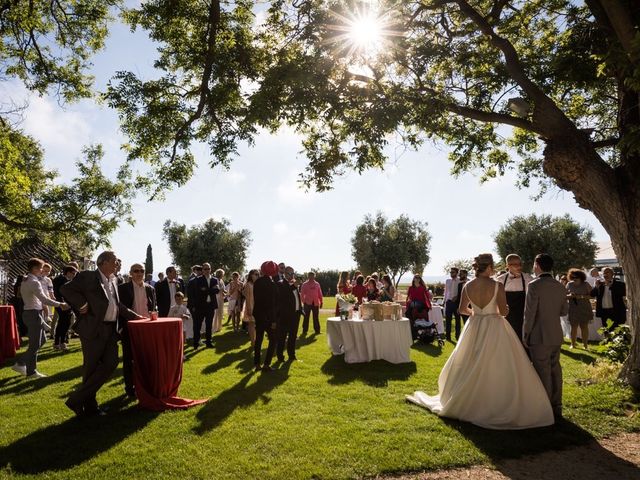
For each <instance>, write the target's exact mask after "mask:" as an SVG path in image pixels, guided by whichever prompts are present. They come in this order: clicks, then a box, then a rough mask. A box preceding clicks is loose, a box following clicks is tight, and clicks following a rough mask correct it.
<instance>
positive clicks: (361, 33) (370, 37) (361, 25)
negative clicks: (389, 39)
mask: <svg viewBox="0 0 640 480" xmlns="http://www.w3.org/2000/svg"><path fill="white" fill-rule="evenodd" d="M348 33H349V41H350V42H351V43H352V44H353V45H354V46H355V47H356V48H358V49H360V50H362V51H363V52H365V53H374V52H376V51H377V50H379V49H380V47H381V46H382V40H383V36H382V22H381V20H380V18H377V17H376V16H374V15H373V14H367V15H366V16H361V17H359V18H356V19H354V20H353V21H352V22H351V24H350V25H349V32H348Z"/></svg>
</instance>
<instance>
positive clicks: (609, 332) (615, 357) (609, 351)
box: [598, 319, 631, 363]
mask: <svg viewBox="0 0 640 480" xmlns="http://www.w3.org/2000/svg"><path fill="white" fill-rule="evenodd" d="M611 327H613V322H612V321H611V320H609V319H608V320H607V326H606V327H602V328H599V329H598V333H599V334H600V335H602V340H601V341H600V344H601V345H604V347H605V350H604V355H605V357H607V358H608V359H609V360H611V361H612V362H619V363H622V362H624V361H625V360H626V359H627V357H628V356H629V352H630V351H631V328H630V327H629V325H618V326H617V327H616V328H614V329H612V328H611Z"/></svg>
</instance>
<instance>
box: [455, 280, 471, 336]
mask: <svg viewBox="0 0 640 480" xmlns="http://www.w3.org/2000/svg"><path fill="white" fill-rule="evenodd" d="M467 274H468V272H467V271H466V270H464V269H461V270H460V271H459V272H458V278H459V279H460V283H458V298H457V299H456V311H457V312H458V314H460V317H461V318H462V325H464V324H465V323H466V322H467V320H468V319H469V315H462V314H461V313H460V299H461V298H462V288H463V287H464V286H465V285H466V283H467ZM459 331H460V327H459V324H456V332H459ZM457 335H458V334H457V333H456V338H457Z"/></svg>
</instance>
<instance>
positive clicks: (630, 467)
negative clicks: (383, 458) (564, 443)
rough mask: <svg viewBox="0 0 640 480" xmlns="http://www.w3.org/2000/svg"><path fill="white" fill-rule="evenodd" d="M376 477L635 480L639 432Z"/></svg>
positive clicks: (388, 479) (402, 479) (387, 479)
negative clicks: (489, 462)
mask: <svg viewBox="0 0 640 480" xmlns="http://www.w3.org/2000/svg"><path fill="white" fill-rule="evenodd" d="M375 478H376V479H377V480H436V479H437V480H453V479H460V478H465V479H467V478H468V479H473V480H476V479H478V480H505V479H515V480H520V479H531V480H538V479H544V480H574V479H575V480H609V479H616V480H617V479H620V480H623V479H624V480H635V479H640V433H624V434H620V435H616V436H614V437H611V438H605V439H602V440H601V441H600V442H596V441H594V442H592V443H590V444H588V445H584V446H579V447H570V448H567V449H565V450H560V451H553V452H545V453H541V454H538V455H531V456H526V457H522V458H517V459H510V460H504V461H501V462H498V463H496V466H495V469H492V468H488V467H486V466H475V467H471V468H454V469H451V470H436V471H432V472H426V473H420V474H413V475H402V476H395V477H389V476H380V477H375Z"/></svg>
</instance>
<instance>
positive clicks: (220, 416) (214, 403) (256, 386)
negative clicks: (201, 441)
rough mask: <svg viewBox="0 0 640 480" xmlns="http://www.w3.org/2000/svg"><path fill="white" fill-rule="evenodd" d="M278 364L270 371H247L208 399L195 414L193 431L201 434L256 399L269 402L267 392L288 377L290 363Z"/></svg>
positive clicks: (264, 402)
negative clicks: (232, 384)
mask: <svg viewBox="0 0 640 480" xmlns="http://www.w3.org/2000/svg"><path fill="white" fill-rule="evenodd" d="M278 365H279V367H280V368H276V369H274V370H273V371H271V372H260V373H253V372H251V373H247V374H246V375H245V376H244V377H243V378H242V379H241V380H240V381H239V382H238V383H236V384H235V385H234V386H233V387H231V388H229V389H227V390H225V391H224V392H222V393H221V394H220V395H218V396H217V397H216V398H213V399H211V400H209V401H208V402H207V403H206V404H205V405H204V407H203V408H201V409H200V411H198V413H197V414H196V418H197V419H198V420H199V421H200V425H198V426H197V427H195V428H194V429H193V431H194V432H195V433H197V434H198V435H202V434H204V433H206V432H208V431H209V430H212V429H214V428H215V427H217V426H218V425H219V424H221V423H222V422H223V421H224V420H225V418H227V417H228V416H229V415H231V414H232V413H233V412H234V411H235V410H236V409H237V408H245V407H248V406H250V405H253V404H254V403H256V402H258V401H261V402H262V403H263V404H266V403H269V402H270V401H271V397H269V396H268V395H267V394H268V393H269V392H270V391H272V390H273V389H275V388H276V387H278V386H279V385H282V384H283V383H284V382H286V381H287V379H288V378H289V367H290V364H289V363H281V364H277V365H276V366H278ZM256 375H257V376H258V377H257V379H256V381H255V382H254V383H252V384H251V385H248V383H249V380H251V379H252V378H253V377H254V376H256Z"/></svg>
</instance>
